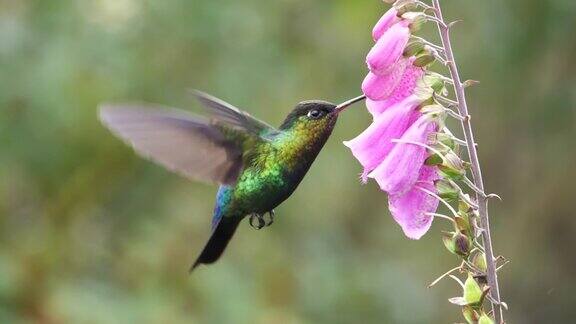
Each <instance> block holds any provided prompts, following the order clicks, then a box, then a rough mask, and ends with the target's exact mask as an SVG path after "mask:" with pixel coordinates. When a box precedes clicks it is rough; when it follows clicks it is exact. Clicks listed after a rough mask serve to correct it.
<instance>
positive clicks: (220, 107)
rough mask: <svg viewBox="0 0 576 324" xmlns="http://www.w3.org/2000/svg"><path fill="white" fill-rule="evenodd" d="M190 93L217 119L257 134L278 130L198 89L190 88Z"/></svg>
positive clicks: (272, 132) (271, 132)
mask: <svg viewBox="0 0 576 324" xmlns="http://www.w3.org/2000/svg"><path fill="white" fill-rule="evenodd" d="M192 93H193V94H194V96H195V97H196V99H198V101H200V103H201V104H202V105H203V106H204V107H205V108H206V109H207V110H208V112H209V113H210V115H211V116H212V117H213V118H215V119H216V120H218V121H221V122H223V123H226V124H228V125H232V126H235V127H239V128H241V129H243V130H246V131H249V132H251V133H253V134H255V135H259V136H262V135H266V134H274V133H277V132H278V130H277V129H276V128H274V127H273V126H270V125H268V124H267V123H265V122H263V121H261V120H259V119H256V118H254V117H252V116H251V115H250V114H248V113H247V112H245V111H242V110H240V109H238V108H236V107H234V106H233V105H231V104H229V103H227V102H225V101H224V100H221V99H218V98H216V97H213V96H211V95H209V94H207V93H204V92H202V91H198V90H192Z"/></svg>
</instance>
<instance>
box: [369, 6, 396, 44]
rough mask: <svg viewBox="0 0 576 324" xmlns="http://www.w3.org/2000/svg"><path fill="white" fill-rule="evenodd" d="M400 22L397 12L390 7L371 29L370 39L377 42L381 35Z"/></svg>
mask: <svg viewBox="0 0 576 324" xmlns="http://www.w3.org/2000/svg"><path fill="white" fill-rule="evenodd" d="M400 20H401V18H400V17H398V10H397V9H396V8H395V7H394V6H392V8H390V9H389V10H388V11H386V13H385V14H384V15H383V16H382V17H381V18H380V20H378V22H377V23H376V25H375V26H374V28H373V29H372V38H373V39H374V41H378V39H380V37H382V35H384V33H385V32H386V31H387V30H388V29H389V28H390V27H392V25H394V24H395V23H397V22H399V21H400Z"/></svg>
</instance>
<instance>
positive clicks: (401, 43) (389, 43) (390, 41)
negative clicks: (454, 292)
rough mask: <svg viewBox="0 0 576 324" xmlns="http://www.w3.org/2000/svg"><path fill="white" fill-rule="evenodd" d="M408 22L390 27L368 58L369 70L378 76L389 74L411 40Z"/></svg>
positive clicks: (401, 22)
mask: <svg viewBox="0 0 576 324" xmlns="http://www.w3.org/2000/svg"><path fill="white" fill-rule="evenodd" d="M408 25H409V22H408V21H404V20H403V21H400V22H399V23H396V24H395V25H393V26H392V27H390V28H389V29H388V30H387V31H386V32H385V33H384V35H382V37H380V39H378V41H377V42H376V45H374V47H372V49H371V50H370V52H369V53H368V55H367V56H366V63H367V64H368V68H370V71H372V72H373V73H374V74H376V75H384V74H387V73H389V71H390V69H391V68H392V66H393V65H394V64H396V62H397V61H398V59H400V57H401V56H402V53H403V52H404V48H405V47H406V44H407V43H408V39H409V38H410V28H409V27H408Z"/></svg>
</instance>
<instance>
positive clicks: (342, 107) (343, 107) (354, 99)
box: [335, 95, 366, 114]
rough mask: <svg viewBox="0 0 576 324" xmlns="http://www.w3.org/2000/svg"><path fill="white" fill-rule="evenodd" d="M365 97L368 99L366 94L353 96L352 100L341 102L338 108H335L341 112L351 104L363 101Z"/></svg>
mask: <svg viewBox="0 0 576 324" xmlns="http://www.w3.org/2000/svg"><path fill="white" fill-rule="evenodd" d="M364 99H366V96H365V95H361V96H358V97H356V98H352V99H350V100H346V101H344V102H343V103H341V104H339V105H338V106H336V108H335V109H336V112H337V113H338V114H339V113H341V112H343V111H344V110H345V109H346V108H348V107H349V106H351V105H352V104H355V103H357V102H358V101H362V100H364Z"/></svg>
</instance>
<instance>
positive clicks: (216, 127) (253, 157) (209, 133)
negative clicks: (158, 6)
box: [99, 90, 365, 272]
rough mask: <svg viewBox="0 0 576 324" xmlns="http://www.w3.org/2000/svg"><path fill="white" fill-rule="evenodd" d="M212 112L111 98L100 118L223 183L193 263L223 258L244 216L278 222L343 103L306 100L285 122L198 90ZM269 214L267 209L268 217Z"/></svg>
mask: <svg viewBox="0 0 576 324" xmlns="http://www.w3.org/2000/svg"><path fill="white" fill-rule="evenodd" d="M193 94H194V96H195V97H196V98H197V99H198V101H199V102H200V103H201V104H202V106H203V107H204V108H205V110H206V112H207V114H208V117H207V118H206V117H201V116H198V115H195V114H192V113H190V112H187V111H184V110H179V109H175V108H166V107H159V106H153V105H147V104H146V105H144V104H138V105H133V104H103V105H101V106H100V109H99V117H100V121H101V122H102V123H103V124H104V125H105V126H106V127H107V128H108V129H109V130H110V131H111V132H112V133H113V134H115V135H116V136H118V137H119V138H120V139H122V140H123V141H125V142H126V143H127V144H129V145H130V146H132V148H133V149H134V150H135V151H136V153H138V154H139V155H141V156H142V157H144V158H147V159H149V160H152V161H153V162H156V163H158V164H160V165H162V166H164V167H166V168H167V169H168V170H171V171H173V172H175V173H178V174H181V175H183V176H184V177H186V178H189V179H192V180H196V181H202V182H208V183H214V184H218V185H219V189H218V192H217V194H216V203H215V206H214V211H213V215H212V224H211V225H212V233H211V235H210V238H209V239H208V242H207V243H206V245H205V246H204V249H203V250H202V252H201V253H200V255H199V256H198V258H197V259H196V261H195V262H194V263H193V264H192V266H191V267H190V272H191V271H192V270H194V269H195V268H196V267H197V266H199V265H200V264H211V263H214V262H216V261H217V260H218V259H219V258H220V256H221V255H222V253H223V252H224V250H225V249H226V246H227V245H228V243H229V242H230V239H231V238H232V236H233V235H234V232H235V231H236V229H237V227H238V225H239V224H240V222H241V221H242V220H243V219H244V218H246V217H249V224H250V225H251V226H252V227H254V228H255V229H261V228H263V227H266V226H270V225H271V224H272V222H273V221H274V216H275V214H274V209H275V208H276V207H277V206H278V205H280V204H281V203H282V202H283V201H285V200H286V199H287V198H288V197H290V195H291V194H292V193H293V192H294V190H295V189H296V187H298V185H299V184H300V182H301V181H302V179H303V178H304V176H305V175H306V173H307V172H308V170H309V168H310V166H311V165H312V163H313V162H314V160H315V159H316V157H317V155H318V153H320V150H322V148H323V146H324V144H325V143H326V141H327V140H328V138H329V137H330V135H331V134H332V130H333V129H334V126H335V125H336V121H337V120H338V115H339V113H340V112H342V111H343V110H344V109H345V108H347V107H349V106H350V105H352V104H353V103H356V102H358V101H361V100H363V99H365V96H359V97H356V98H353V99H350V100H348V101H346V102H343V103H342V104H339V105H334V104H332V103H329V102H326V101H321V100H310V101H303V102H300V103H298V104H297V105H296V106H295V107H294V109H293V110H292V111H291V112H290V113H289V114H288V116H287V117H286V118H285V120H284V122H283V123H282V124H281V125H280V127H279V128H275V127H272V126H270V125H269V124H267V123H265V122H263V121H260V120H258V119H256V118H254V117H252V116H251V115H250V114H248V113H247V112H245V111H242V110H240V109H238V108H236V107H234V106H233V105H231V104H229V103H227V102H225V101H223V100H220V99H218V98H216V97H213V96H211V95H208V94H206V93H204V92H201V91H197V90H194V91H193ZM266 216H267V217H266Z"/></svg>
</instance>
